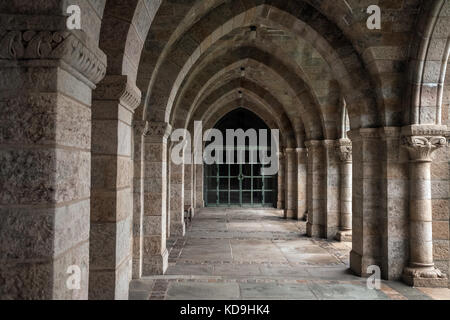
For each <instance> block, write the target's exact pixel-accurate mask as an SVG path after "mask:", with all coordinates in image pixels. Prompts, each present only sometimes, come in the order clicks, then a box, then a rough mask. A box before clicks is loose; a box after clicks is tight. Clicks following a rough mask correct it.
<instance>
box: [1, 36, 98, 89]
mask: <svg viewBox="0 0 450 320" xmlns="http://www.w3.org/2000/svg"><path fill="white" fill-rule="evenodd" d="M82 35H83V33H82V32H68V31H34V30H26V31H0V60H19V61H30V60H31V61H33V60H59V66H60V67H61V68H63V69H67V70H68V71H69V72H72V71H73V70H70V69H71V68H72V69H74V70H76V71H78V72H79V73H80V74H81V75H82V76H83V77H85V78H86V79H87V80H89V81H90V82H91V83H90V85H91V87H94V86H95V84H97V83H98V82H100V80H101V79H103V78H104V77H105V74H106V55H105V54H104V53H103V52H102V51H101V50H100V49H99V48H98V47H95V46H88V45H87V42H86V40H81V39H82Z"/></svg>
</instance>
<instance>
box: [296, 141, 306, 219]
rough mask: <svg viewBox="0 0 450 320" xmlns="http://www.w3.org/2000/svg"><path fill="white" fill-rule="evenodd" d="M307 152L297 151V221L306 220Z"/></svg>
mask: <svg viewBox="0 0 450 320" xmlns="http://www.w3.org/2000/svg"><path fill="white" fill-rule="evenodd" d="M307 180H308V151H307V150H306V149H305V148H298V149H297V219H298V220H306V219H307V216H306V215H307V211H308V206H307V201H308V199H307Z"/></svg>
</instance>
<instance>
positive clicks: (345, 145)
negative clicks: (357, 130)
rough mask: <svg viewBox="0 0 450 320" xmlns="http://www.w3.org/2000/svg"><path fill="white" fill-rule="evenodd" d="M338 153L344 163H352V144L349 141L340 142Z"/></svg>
mask: <svg viewBox="0 0 450 320" xmlns="http://www.w3.org/2000/svg"><path fill="white" fill-rule="evenodd" d="M336 152H337V154H338V155H339V158H340V159H341V161H342V162H352V156H353V153H352V142H351V141H350V140H349V139H340V140H338V143H337V147H336Z"/></svg>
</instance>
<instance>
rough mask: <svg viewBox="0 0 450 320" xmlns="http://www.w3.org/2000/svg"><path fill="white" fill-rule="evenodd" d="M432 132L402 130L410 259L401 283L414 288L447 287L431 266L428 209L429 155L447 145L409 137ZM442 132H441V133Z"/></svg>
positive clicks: (426, 137)
mask: <svg viewBox="0 0 450 320" xmlns="http://www.w3.org/2000/svg"><path fill="white" fill-rule="evenodd" d="M416 131H419V132H417V133H421V132H423V131H424V132H426V133H433V131H434V129H432V128H431V129H430V128H428V130H421V129H418V128H416V126H412V127H406V128H404V130H403V133H404V134H407V135H406V136H405V137H404V141H403V143H404V146H405V147H406V148H407V150H408V151H409V156H410V166H409V176H410V206H409V208H410V209H409V214H410V217H409V218H410V221H409V226H410V235H409V244H410V257H409V264H408V267H406V268H405V270H404V273H403V280H404V281H405V282H406V283H407V284H409V285H411V286H416V287H424V286H425V287H447V286H448V280H447V277H446V276H445V275H444V274H442V273H441V271H440V270H439V269H437V268H436V267H435V265H434V259H433V230H432V223H433V215H432V206H431V179H430V177H431V162H432V158H431V155H432V153H433V152H434V151H435V150H436V149H438V148H442V147H444V146H446V145H447V140H446V138H445V137H443V136H433V135H420V136H419V135H409V134H415V133H416ZM442 131H444V130H442Z"/></svg>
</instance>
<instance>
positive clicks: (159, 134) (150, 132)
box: [144, 122, 172, 141]
mask: <svg viewBox="0 0 450 320" xmlns="http://www.w3.org/2000/svg"><path fill="white" fill-rule="evenodd" d="M171 133H172V126H171V125H170V124H168V123H166V122H148V127H147V130H146V132H145V133H144V135H145V136H146V137H150V138H155V139H158V141H159V140H161V139H167V138H168V137H169V135H170V134H171Z"/></svg>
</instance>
